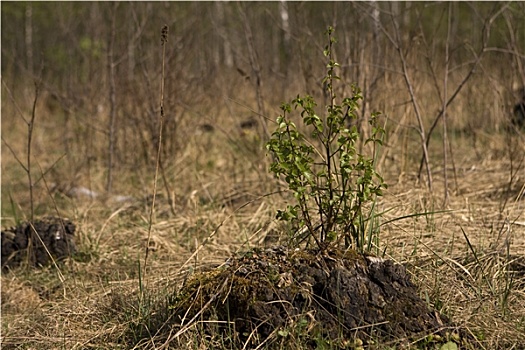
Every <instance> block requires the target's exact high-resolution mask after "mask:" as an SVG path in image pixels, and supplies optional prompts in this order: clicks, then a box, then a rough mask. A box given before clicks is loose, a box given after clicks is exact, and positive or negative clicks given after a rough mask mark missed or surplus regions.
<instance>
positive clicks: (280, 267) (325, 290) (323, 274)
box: [150, 247, 455, 348]
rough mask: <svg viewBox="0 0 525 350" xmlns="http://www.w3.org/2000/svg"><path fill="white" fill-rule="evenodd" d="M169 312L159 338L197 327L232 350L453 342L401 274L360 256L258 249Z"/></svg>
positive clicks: (192, 284) (190, 284) (195, 282)
mask: <svg viewBox="0 0 525 350" xmlns="http://www.w3.org/2000/svg"><path fill="white" fill-rule="evenodd" d="M169 309H170V310H172V313H171V314H170V315H169V319H170V320H171V325H169V326H168V327H166V323H164V322H163V321H166V320H165V319H164V320H163V321H162V320H158V321H159V322H158V324H164V326H163V327H165V329H166V332H163V328H162V327H161V328H160V329H159V330H158V333H157V334H163V333H164V334H167V333H169V334H171V340H174V339H175V338H176V337H178V336H179V335H180V334H183V333H185V332H186V331H187V329H189V328H190V327H192V326H195V325H196V324H198V325H197V327H202V329H201V330H200V332H201V333H204V334H209V335H212V336H213V335H214V334H215V335H217V334H222V335H223V336H222V337H221V338H222V339H230V341H231V342H232V344H231V345H232V346H234V347H238V346H246V345H248V347H247V348H250V347H251V346H257V344H261V343H262V342H266V344H267V345H271V344H275V345H278V343H281V345H282V342H283V341H286V342H292V341H294V340H298V339H300V343H301V344H302V345H303V346H304V344H307V347H308V348H318V347H319V346H320V342H327V343H328V344H329V345H330V346H332V348H333V347H334V346H335V348H346V347H349V348H352V347H353V346H361V345H368V346H371V344H378V340H379V341H380V343H382V344H385V342H386V343H391V342H393V343H395V342H399V341H400V340H402V342H407V341H412V340H414V339H416V338H417V339H425V341H428V337H427V336H433V337H434V339H436V338H437V339H439V338H440V335H441V336H445V334H446V331H447V330H448V332H450V334H452V332H451V328H450V324H449V321H448V320H447V319H446V317H444V316H441V315H439V313H438V312H437V311H435V310H431V309H430V308H429V307H428V305H427V303H425V302H424V301H423V300H422V299H421V298H419V296H418V291H417V288H416V287H415V285H414V284H413V283H412V282H411V281H410V277H409V275H408V274H407V272H406V270H405V268H404V267H403V266H401V265H398V264H396V263H394V262H392V261H390V260H384V259H380V258H376V257H372V256H364V255H360V254H357V253H356V252H354V251H346V252H343V251H332V252H323V253H320V252H315V251H311V252H306V251H287V250H286V249H285V248H283V247H274V248H268V249H255V250H253V251H250V252H248V253H246V254H244V255H243V256H240V257H236V258H232V259H230V260H229V261H228V262H227V263H226V264H225V265H224V266H222V267H220V268H218V269H216V270H213V271H209V272H206V273H201V274H195V275H193V276H192V277H191V278H189V279H188V280H187V281H186V283H185V284H184V286H183V287H182V288H181V290H180V291H179V293H177V294H176V295H174V298H173V299H172V300H171V301H170V303H169ZM174 322H175V323H174ZM172 327H175V328H176V329H178V332H174V331H173V328H172ZM168 328H169V329H168ZM150 331H151V329H150ZM174 333H176V334H175V336H174V335H173V334H174ZM454 336H455V335H454ZM441 339H445V338H441ZM164 341H168V342H169V341H170V339H169V337H168V339H165V340H164ZM288 345H290V344H289V343H288ZM270 348H272V346H270ZM290 348H294V347H290Z"/></svg>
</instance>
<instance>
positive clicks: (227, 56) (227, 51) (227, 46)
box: [215, 1, 233, 68]
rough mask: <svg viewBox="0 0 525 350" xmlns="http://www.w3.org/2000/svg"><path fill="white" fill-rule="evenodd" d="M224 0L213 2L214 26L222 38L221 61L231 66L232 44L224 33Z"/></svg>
mask: <svg viewBox="0 0 525 350" xmlns="http://www.w3.org/2000/svg"><path fill="white" fill-rule="evenodd" d="M224 5H225V2H223V1H217V2H215V10H216V12H215V14H216V18H217V21H216V22H215V27H216V28H217V33H218V34H219V36H220V37H221V39H222V56H223V63H224V65H225V66H226V67H228V68H231V67H233V53H232V46H231V43H230V40H229V38H228V35H227V33H226V15H225V7H224Z"/></svg>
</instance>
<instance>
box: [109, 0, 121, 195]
mask: <svg viewBox="0 0 525 350" xmlns="http://www.w3.org/2000/svg"><path fill="white" fill-rule="evenodd" d="M118 6H119V3H114V6H113V12H112V18H111V29H110V30H111V31H110V33H109V40H108V57H107V64H108V65H107V69H108V79H109V145H108V177H107V182H106V191H107V192H108V193H111V189H112V185H113V168H114V166H115V165H114V158H115V143H116V140H115V139H116V132H115V124H116V120H117V111H116V103H117V102H116V99H117V98H116V85H115V66H116V63H115V57H114V54H115V53H114V50H115V35H116V33H115V32H116V29H115V26H116V23H115V22H116V15H117V8H118Z"/></svg>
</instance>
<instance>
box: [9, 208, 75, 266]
mask: <svg viewBox="0 0 525 350" xmlns="http://www.w3.org/2000/svg"><path fill="white" fill-rule="evenodd" d="M33 227H34V230H33V228H32V227H31V225H30V223H29V222H24V223H21V224H19V225H18V226H15V227H11V228H8V229H6V230H2V270H6V269H12V268H14V267H16V266H18V265H20V263H21V262H22V261H25V260H26V259H27V261H28V263H29V265H31V266H45V265H48V264H49V263H50V262H51V261H52V259H51V257H52V258H53V260H55V261H58V260H62V259H64V258H66V257H68V256H70V255H71V254H72V253H74V252H75V251H76V248H75V242H74V234H75V229H76V227H75V224H73V223H72V222H71V221H69V220H67V219H61V218H57V217H45V218H42V219H40V220H36V221H35V222H34V223H33Z"/></svg>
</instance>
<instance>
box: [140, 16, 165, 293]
mask: <svg viewBox="0 0 525 350" xmlns="http://www.w3.org/2000/svg"><path fill="white" fill-rule="evenodd" d="M168 30H169V28H168V26H167V25H164V26H163V27H162V31H161V35H160V41H161V45H162V75H161V82H160V121H159V136H158V147H157V161H156V165H155V178H154V180H153V198H152V201H151V207H150V211H149V220H148V241H147V243H146V255H145V256H144V267H143V272H142V276H144V277H145V276H146V267H147V264H148V256H149V244H150V242H151V229H152V225H153V212H154V211H155V199H156V197H157V180H158V177H159V169H160V157H161V152H162V127H163V125H164V79H165V58H166V43H167V42H168ZM143 293H144V290H142V294H143ZM142 296H143V295H142Z"/></svg>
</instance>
